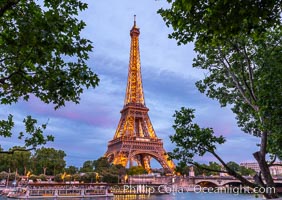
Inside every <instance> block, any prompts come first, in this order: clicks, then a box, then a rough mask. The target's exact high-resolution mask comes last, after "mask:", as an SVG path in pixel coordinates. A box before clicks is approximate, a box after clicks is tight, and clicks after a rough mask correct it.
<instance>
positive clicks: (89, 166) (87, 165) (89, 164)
mask: <svg viewBox="0 0 282 200" xmlns="http://www.w3.org/2000/svg"><path fill="white" fill-rule="evenodd" d="M79 171H80V172H93V171H94V166H93V161H91V160H87V161H85V162H84V163H83V166H82V168H80V169H79Z"/></svg>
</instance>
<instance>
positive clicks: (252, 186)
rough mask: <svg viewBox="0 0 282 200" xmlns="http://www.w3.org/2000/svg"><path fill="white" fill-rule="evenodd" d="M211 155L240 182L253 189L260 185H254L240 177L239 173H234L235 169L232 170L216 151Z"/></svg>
mask: <svg viewBox="0 0 282 200" xmlns="http://www.w3.org/2000/svg"><path fill="white" fill-rule="evenodd" d="M210 153H211V154H212V155H213V156H214V157H215V158H216V159H217V160H218V161H219V162H220V163H221V164H222V165H223V167H224V168H225V169H226V170H227V172H228V174H230V175H231V176H233V177H235V178H237V179H238V180H240V181H241V182H242V183H243V184H245V185H247V186H249V187H251V188H255V187H257V186H258V185H257V184H254V183H252V182H250V181H248V180H247V179H246V178H244V177H243V176H242V175H240V174H239V173H237V172H236V171H234V170H233V169H231V168H230V167H229V166H228V165H227V164H226V163H225V162H224V161H223V160H222V159H221V158H220V157H219V155H217V154H216V153H215V152H214V151H210Z"/></svg>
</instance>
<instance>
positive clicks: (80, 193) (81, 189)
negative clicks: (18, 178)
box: [7, 184, 114, 199]
mask: <svg viewBox="0 0 282 200" xmlns="http://www.w3.org/2000/svg"><path fill="white" fill-rule="evenodd" d="M113 196H114V194H113V193H111V192H110V191H109V189H108V186H107V185H93V184H91V185H85V184H76V185H70V184H58V185H57V184H56V185H33V186H27V187H18V188H15V189H14V190H12V191H10V192H9V193H8V195H7V198H13V199H59V198H64V199H68V198H92V197H113Z"/></svg>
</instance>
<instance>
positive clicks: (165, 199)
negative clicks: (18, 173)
mask: <svg viewBox="0 0 282 200" xmlns="http://www.w3.org/2000/svg"><path fill="white" fill-rule="evenodd" d="M4 199H6V198H4V197H1V196H0V200H4ZM93 199H95V200H97V199H99V200H110V199H111V198H93ZM135 199H136V200H138V199H140V200H141V199H142V200H143V199H144V200H190V199H191V200H255V199H256V200H261V199H262V198H256V197H255V196H254V195H249V194H216V193H194V192H186V193H171V194H162V195H138V196H136V195H118V196H115V197H114V200H135ZM76 200H77V199H76ZM81 200H86V199H81Z"/></svg>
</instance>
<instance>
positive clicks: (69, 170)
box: [65, 165, 78, 175]
mask: <svg viewBox="0 0 282 200" xmlns="http://www.w3.org/2000/svg"><path fill="white" fill-rule="evenodd" d="M65 172H66V173H67V174H71V175H73V174H76V173H78V168H77V167H75V166H73V165H71V166H68V167H67V168H65Z"/></svg>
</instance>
